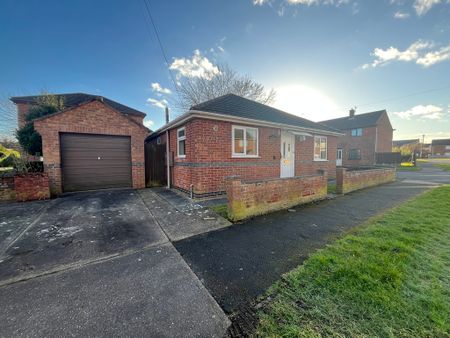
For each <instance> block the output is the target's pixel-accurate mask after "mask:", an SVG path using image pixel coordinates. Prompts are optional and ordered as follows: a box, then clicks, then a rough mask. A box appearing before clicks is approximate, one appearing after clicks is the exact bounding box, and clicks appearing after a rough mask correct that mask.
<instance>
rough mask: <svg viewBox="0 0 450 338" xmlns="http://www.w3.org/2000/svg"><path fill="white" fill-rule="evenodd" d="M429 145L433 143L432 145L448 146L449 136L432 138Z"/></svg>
mask: <svg viewBox="0 0 450 338" xmlns="http://www.w3.org/2000/svg"><path fill="white" fill-rule="evenodd" d="M431 145H433V146H450V138H443V139H438V140H432V141H431Z"/></svg>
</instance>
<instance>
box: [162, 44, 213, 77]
mask: <svg viewBox="0 0 450 338" xmlns="http://www.w3.org/2000/svg"><path fill="white" fill-rule="evenodd" d="M169 68H170V69H171V70H175V71H176V72H178V74H177V76H178V77H182V76H185V77H203V78H207V79H210V78H213V77H214V76H216V75H217V74H219V73H220V71H219V68H218V67H217V66H216V65H214V64H213V63H212V62H211V61H209V60H208V58H207V57H206V56H202V54H201V52H200V51H199V50H198V49H196V50H195V51H194V55H193V56H192V58H174V59H173V62H172V63H171V65H170V67H169Z"/></svg>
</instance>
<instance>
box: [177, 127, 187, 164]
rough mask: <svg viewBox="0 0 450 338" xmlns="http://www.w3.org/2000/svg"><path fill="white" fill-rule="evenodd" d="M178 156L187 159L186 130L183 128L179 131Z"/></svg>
mask: <svg viewBox="0 0 450 338" xmlns="http://www.w3.org/2000/svg"><path fill="white" fill-rule="evenodd" d="M177 156H178V157H181V158H183V157H186V128H185V127H182V128H179V129H178V130H177Z"/></svg>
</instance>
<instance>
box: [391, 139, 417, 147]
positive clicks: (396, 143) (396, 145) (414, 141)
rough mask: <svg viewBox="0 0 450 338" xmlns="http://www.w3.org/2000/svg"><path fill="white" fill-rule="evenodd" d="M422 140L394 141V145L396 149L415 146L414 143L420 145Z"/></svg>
mask: <svg viewBox="0 0 450 338" xmlns="http://www.w3.org/2000/svg"><path fill="white" fill-rule="evenodd" d="M419 142H420V140H419V139H418V138H416V139H413V140H394V141H392V145H393V146H394V147H401V146H404V145H407V144H414V143H419Z"/></svg>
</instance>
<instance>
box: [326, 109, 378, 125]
mask: <svg viewBox="0 0 450 338" xmlns="http://www.w3.org/2000/svg"><path fill="white" fill-rule="evenodd" d="M384 112H386V113H387V111H386V108H385V109H380V110H375V111H370V112H366V113H361V114H355V115H354V116H353V118H356V117H360V116H367V115H370V114H376V113H384ZM348 118H350V116H349V115H347V116H342V117H336V118H334V119H329V120H323V121H320V122H319V123H322V122H329V121H335V120H340V119H348Z"/></svg>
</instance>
